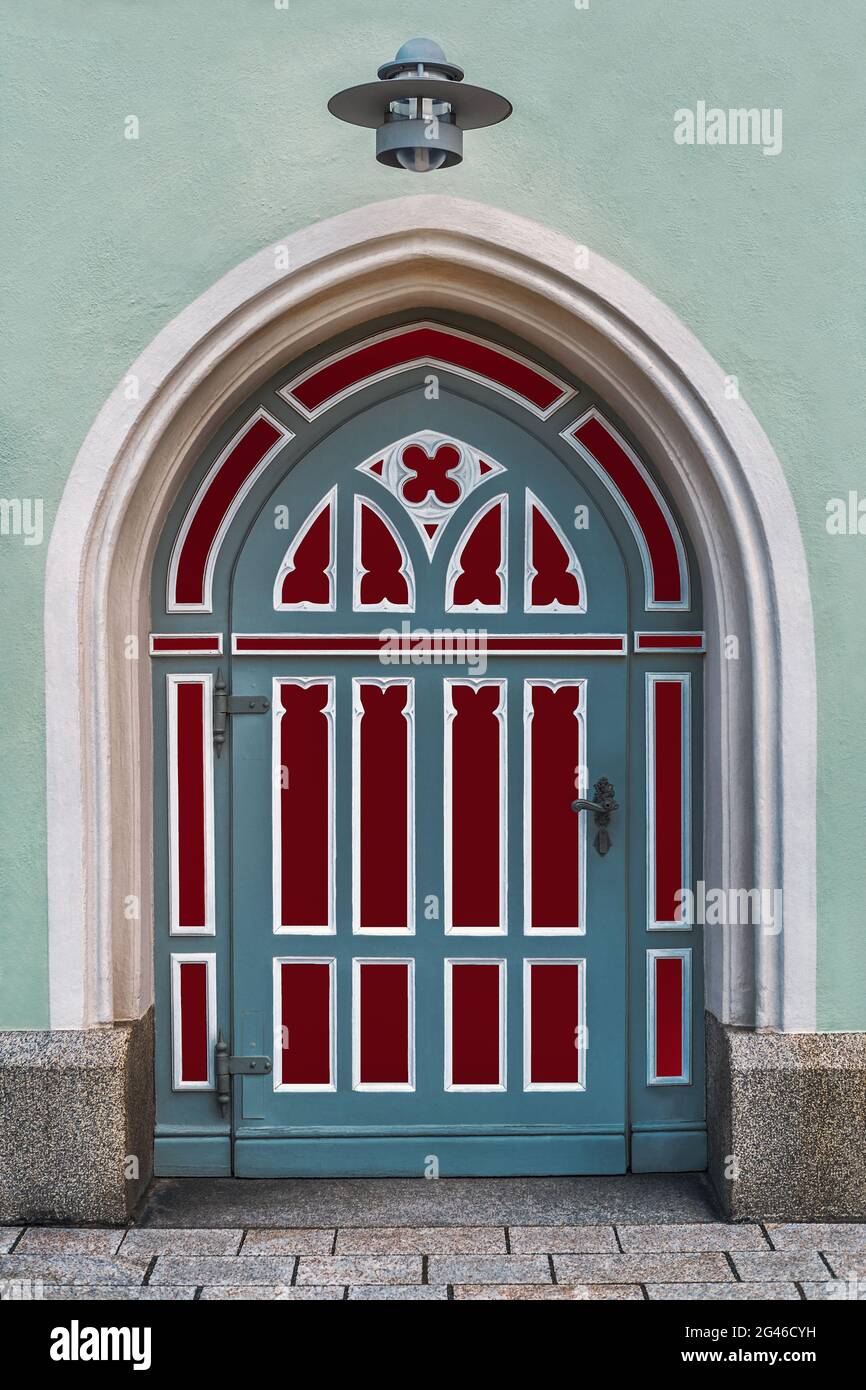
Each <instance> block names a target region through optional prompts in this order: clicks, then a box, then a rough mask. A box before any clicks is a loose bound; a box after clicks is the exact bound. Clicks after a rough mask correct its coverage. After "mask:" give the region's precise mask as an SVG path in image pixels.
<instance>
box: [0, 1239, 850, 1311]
mask: <svg viewBox="0 0 866 1390" xmlns="http://www.w3.org/2000/svg"><path fill="white" fill-rule="evenodd" d="M0 1298H3V1299H15V1298H45V1299H72V1300H75V1299H82V1300H89V1299H107V1298H120V1299H128V1300H139V1299H195V1298H203V1299H208V1300H210V1299H227V1298H228V1299H245V1298H246V1299H450V1298H455V1299H463V1298H470V1299H533V1300H535V1299H545V1298H554V1299H564V1298H571V1299H579V1300H580V1299H610V1298H613V1299H625V1300H632V1299H695V1298H698V1299H724V1300H729V1299H769V1300H791V1299H828V1298H834V1299H839V1298H859V1299H866V1224H863V1225H789V1224H778V1223H777V1224H773V1223H765V1224H761V1225H742V1226H733V1225H726V1224H724V1223H721V1222H711V1221H705V1222H685V1221H678V1222H667V1223H660V1222H656V1223H653V1224H641V1223H636V1222H626V1223H617V1224H612V1225H590V1224H587V1225H573V1226H557V1225H543V1226H493V1225H484V1226H426V1227H425V1226H420V1225H418V1226H390V1227H385V1226H376V1227H369V1226H368V1227H363V1226H339V1227H337V1228H334V1227H305V1228H301V1229H294V1230H289V1229H283V1230H281V1229H270V1228H269V1229H266V1230H265V1229H256V1228H251V1229H241V1228H238V1229H234V1230H222V1229H202V1228H195V1229H190V1228H186V1229H177V1230H168V1229H161V1228H156V1227H149V1226H134V1227H131V1228H130V1229H128V1230H122V1229H107V1228H89V1227H88V1228H84V1227H82V1228H75V1229H70V1228H65V1227H56V1226H26V1227H0Z"/></svg>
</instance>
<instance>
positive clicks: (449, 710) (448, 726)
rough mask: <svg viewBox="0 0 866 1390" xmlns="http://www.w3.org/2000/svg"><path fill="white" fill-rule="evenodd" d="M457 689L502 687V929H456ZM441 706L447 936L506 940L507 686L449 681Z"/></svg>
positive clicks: (444, 686)
mask: <svg viewBox="0 0 866 1390" xmlns="http://www.w3.org/2000/svg"><path fill="white" fill-rule="evenodd" d="M457 685H464V686H470V687H471V688H472V689H474V690H479V689H480V688H481V687H482V686H489V685H495V686H498V687H499V703H498V705H497V706H496V711H495V713H496V719H497V721H498V723H499V925H498V926H496V927H455V926H454V925H453V898H454V884H453V873H454V858H453V825H452V819H453V817H452V800H453V752H452V748H453V733H452V730H453V726H454V719H455V717H456V714H457V711H456V709H455V708H454V701H453V698H452V693H451V692H452V690H453V689H454V687H455V686H457ZM442 706H443V714H444V722H445V757H444V767H443V788H444V796H443V803H444V804H443V812H444V841H443V844H444V849H445V856H444V858H445V865H444V868H445V921H444V927H445V935H446V936H505V935H507V932H508V682H507V681H506V680H505V679H497V680H468V679H467V680H449V679H446V680H444V681H443V682H442Z"/></svg>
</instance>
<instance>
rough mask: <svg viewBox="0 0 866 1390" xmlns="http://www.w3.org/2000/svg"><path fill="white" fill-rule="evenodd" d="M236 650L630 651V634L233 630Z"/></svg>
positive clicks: (259, 652) (362, 652)
mask: <svg viewBox="0 0 866 1390" xmlns="http://www.w3.org/2000/svg"><path fill="white" fill-rule="evenodd" d="M232 652H233V653H234V655H235V656H270V655H272V654H274V653H276V654H279V653H285V654H292V653H298V654H300V655H309V656H327V655H333V656H378V655H379V654H380V653H387V654H395V655H400V654H405V655H410V654H412V653H415V652H417V653H419V654H423V653H426V652H429V653H431V654H432V655H440V654H441V655H444V656H447V655H460V654H461V653H463V652H471V653H473V654H475V653H478V652H486V653H487V654H488V655H489V656H521V655H523V653H525V652H531V653H534V654H536V655H539V656H542V655H549V656H556V655H560V654H561V655H564V656H569V655H572V654H581V655H583V656H625V653H626V637H625V635H624V634H620V633H616V634H611V635H604V636H595V635H593V634H587V635H586V636H581V637H559V636H556V635H544V634H540V635H539V636H537V637H527V636H522V635H511V634H508V633H504V634H497V635H496V636H492V635H490V634H487V635H486V636H483V635H481V634H479V633H472V632H467V634H466V637H465V638H462V637H460V636H458V635H456V634H452V635H450V636H445V635H442V636H438V637H437V636H431V635H429V634H428V635H427V636H424V637H422V636H421V635H420V634H412V633H404V634H402V635H400V636H399V637H387V636H382V635H381V634H378V633H358V634H357V635H356V636H352V635H350V634H342V633H341V634H339V635H335V636H330V635H329V634H328V633H311V634H309V635H307V634H304V635H303V636H302V635H300V634H297V633H291V634H281V633H261V634H246V633H238V632H236V633H233V634H232Z"/></svg>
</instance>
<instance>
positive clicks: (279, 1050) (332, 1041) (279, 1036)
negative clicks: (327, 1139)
mask: <svg viewBox="0 0 866 1390" xmlns="http://www.w3.org/2000/svg"><path fill="white" fill-rule="evenodd" d="M284 965H327V967H328V1048H329V1074H330V1080H329V1081H327V1082H306V1081H304V1082H302V1081H283V966H284ZM273 969H274V1019H273V1022H274V1070H273V1077H274V1090H275V1091H336V1089H337V961H336V957H335V956H275V957H274V968H273Z"/></svg>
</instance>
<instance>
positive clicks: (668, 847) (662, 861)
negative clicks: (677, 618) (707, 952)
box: [651, 680, 688, 922]
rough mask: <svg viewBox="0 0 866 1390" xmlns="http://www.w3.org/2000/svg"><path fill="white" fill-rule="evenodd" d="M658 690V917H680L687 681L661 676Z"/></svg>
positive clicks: (664, 919)
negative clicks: (684, 692) (684, 696)
mask: <svg viewBox="0 0 866 1390" xmlns="http://www.w3.org/2000/svg"><path fill="white" fill-rule="evenodd" d="M651 689H653V690H654V692H655V750H654V771H655V788H654V814H655V825H654V827H653V828H654V832H655V919H656V921H657V922H675V921H677V917H678V912H679V904H678V901H677V898H676V894H677V893H679V892H680V891H681V890H682V889H683V888H685V887H687V886H688V885H687V884H684V883H683V683H682V681H681V680H670V681H667V680H659V681H655V682H654V683H653V685H652V687H651Z"/></svg>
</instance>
